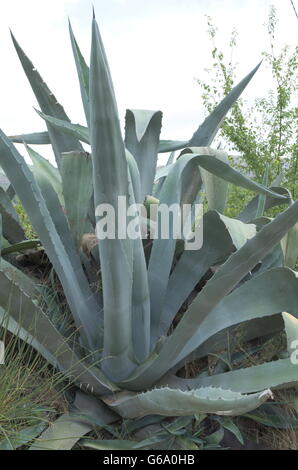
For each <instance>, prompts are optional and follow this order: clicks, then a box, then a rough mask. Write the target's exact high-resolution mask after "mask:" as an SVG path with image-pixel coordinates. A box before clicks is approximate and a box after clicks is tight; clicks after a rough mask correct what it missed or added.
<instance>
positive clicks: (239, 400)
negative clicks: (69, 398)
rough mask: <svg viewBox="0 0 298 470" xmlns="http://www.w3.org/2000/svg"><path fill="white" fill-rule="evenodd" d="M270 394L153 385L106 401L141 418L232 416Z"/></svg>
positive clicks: (255, 406) (130, 414) (127, 413)
mask: <svg viewBox="0 0 298 470" xmlns="http://www.w3.org/2000/svg"><path fill="white" fill-rule="evenodd" d="M271 396H272V394H271V392H270V390H265V391H263V392H261V393H254V394H251V395H242V394H241V393H238V392H234V391H231V390H223V389H222V388H213V387H206V388H198V389H193V390H191V391H181V390H178V389H176V390H175V389H170V388H159V389H158V388H156V389H154V390H150V391H149V392H145V393H139V394H133V393H127V392H123V393H120V394H118V395H115V396H114V397H113V398H111V399H108V398H105V402H106V403H107V404H108V405H109V406H110V407H111V408H112V409H113V410H115V411H117V413H119V414H120V415H121V416H122V417H123V418H129V419H133V418H141V417H143V416H146V415H162V416H192V415H196V414H199V413H212V414H218V415H226V416H235V415H239V414H243V413H246V412H248V411H249V410H254V409H256V408H257V407H258V406H260V405H261V404H262V403H264V402H265V401H266V400H268V398H270V397H271Z"/></svg>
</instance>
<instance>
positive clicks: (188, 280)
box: [157, 211, 256, 336]
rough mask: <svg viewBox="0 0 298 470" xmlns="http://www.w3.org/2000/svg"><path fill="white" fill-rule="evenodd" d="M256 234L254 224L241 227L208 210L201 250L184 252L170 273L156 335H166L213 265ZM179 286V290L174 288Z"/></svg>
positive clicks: (241, 224) (239, 224) (204, 218)
mask: <svg viewBox="0 0 298 470" xmlns="http://www.w3.org/2000/svg"><path fill="white" fill-rule="evenodd" d="M255 234H256V228H255V225H253V224H243V223H241V222H240V223H239V221H237V220H234V219H230V218H229V217H225V216H223V215H221V214H219V213H218V212H215V211H210V212H207V214H205V215H204V217H203V240H204V242H203V247H202V248H201V249H199V250H194V251H187V250H186V251H184V252H183V254H182V255H181V257H180V259H179V261H178V262H177V264H176V266H175V268H174V270H173V273H172V274H171V277H170V280H169V284H168V288H167V293H166V300H165V305H164V309H163V311H162V315H161V316H160V328H159V329H158V332H157V336H161V335H162V334H165V333H166V332H167V330H168V328H169V326H170V324H171V323H172V321H173V319H174V316H175V315H176V313H177V312H178V310H179V308H180V307H181V305H182V304H183V302H184V301H185V300H186V299H187V297H188V296H189V295H190V294H191V292H192V291H193V289H194V288H195V286H196V284H197V283H198V282H199V280H200V279H201V277H202V276H203V275H204V274H205V273H206V272H207V270H208V269H209V268H210V267H211V266H212V265H214V264H216V263H218V262H220V261H223V260H225V259H226V257H227V256H229V255H230V254H231V253H232V252H233V251H234V250H235V249H239V248H241V246H243V245H244V243H246V241H247V240H248V239H249V238H252V237H253V236H254V235H255ZM177 286H179V288H177Z"/></svg>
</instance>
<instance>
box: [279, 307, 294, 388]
mask: <svg viewBox="0 0 298 470" xmlns="http://www.w3.org/2000/svg"><path fill="white" fill-rule="evenodd" d="M287 310H290V309H287ZM282 318H283V321H284V324H285V330H286V334H287V349H288V353H289V354H290V355H291V354H292V353H293V350H294V351H295V350H296V351H297V349H298V320H297V318H295V317H294V316H293V315H290V314H289V313H288V312H283V313H282ZM297 356H298V354H296V360H297ZM297 380H298V379H297Z"/></svg>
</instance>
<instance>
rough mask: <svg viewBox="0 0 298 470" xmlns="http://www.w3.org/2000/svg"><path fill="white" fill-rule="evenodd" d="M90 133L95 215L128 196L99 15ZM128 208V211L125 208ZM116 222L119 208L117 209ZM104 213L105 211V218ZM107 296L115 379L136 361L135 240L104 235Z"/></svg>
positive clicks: (109, 364)
mask: <svg viewBox="0 0 298 470" xmlns="http://www.w3.org/2000/svg"><path fill="white" fill-rule="evenodd" d="M89 89H90V135H91V148H92V163H93V187H94V201H95V209H96V215H97V216H98V218H99V216H100V214H99V212H98V211H97V208H98V207H100V205H101V204H110V205H111V206H113V207H114V208H117V205H118V197H119V196H122V197H124V200H125V201H126V203H127V201H129V193H128V169H127V160H126V155H125V148H124V144H123V140H122V135H121V129H120V123H119V117H118V110H117V105H116V99H115V94H114V88H113V84H112V81H111V76H110V71H109V68H108V64H107V61H106V55H105V51H104V47H103V44H102V40H101V36H100V32H99V30H98V26H97V23H96V20H95V19H93V22H92V45H91V65H90V86H89ZM125 214H126V211H125ZM115 215H116V217H115V225H116V227H118V220H119V219H118V211H117V210H116V211H115ZM102 216H103V214H101V218H102ZM98 247H99V255H100V263H101V276H102V284H103V298H104V332H105V334H104V352H103V356H104V358H105V359H104V361H103V363H102V367H103V368H104V370H105V371H106V373H107V375H109V376H110V377H111V378H113V380H115V378H116V377H117V378H118V377H124V376H127V375H128V374H129V373H130V372H131V371H132V370H133V368H134V367H135V364H133V362H132V359H131V358H132V357H133V351H132V341H131V337H132V325H131V314H132V305H131V297H132V282H133V277H132V270H133V244H132V241H131V240H129V239H120V238H119V237H118V236H117V237H116V238H115V239H107V238H105V239H101V240H100V242H99V244H98Z"/></svg>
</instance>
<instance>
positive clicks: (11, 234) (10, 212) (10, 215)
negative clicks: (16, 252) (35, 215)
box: [0, 187, 26, 243]
mask: <svg viewBox="0 0 298 470" xmlns="http://www.w3.org/2000/svg"><path fill="white" fill-rule="evenodd" d="M0 213H1V216H2V231H3V235H4V237H5V238H6V240H8V241H9V242H10V243H18V242H20V241H22V240H24V239H25V238H26V237H25V233H24V230H23V229H22V227H21V224H20V221H19V217H18V214H17V212H16V210H15V208H14V207H13V205H12V203H11V200H10V198H9V196H8V195H7V193H6V191H4V189H3V188H1V187H0Z"/></svg>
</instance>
